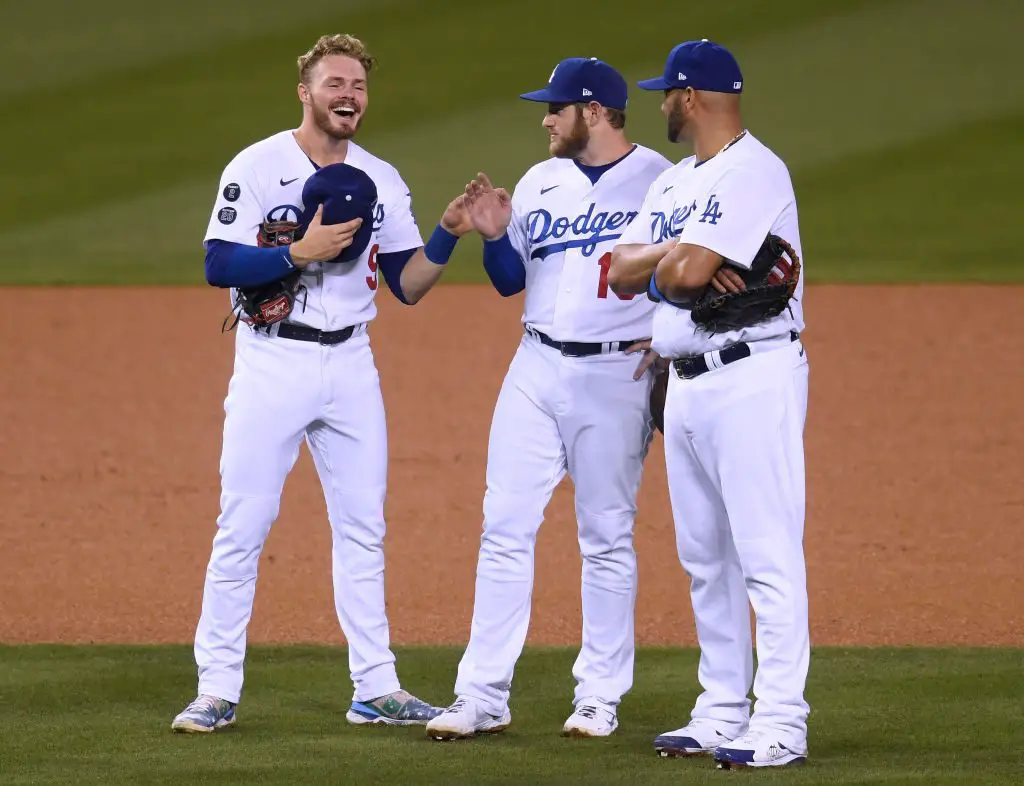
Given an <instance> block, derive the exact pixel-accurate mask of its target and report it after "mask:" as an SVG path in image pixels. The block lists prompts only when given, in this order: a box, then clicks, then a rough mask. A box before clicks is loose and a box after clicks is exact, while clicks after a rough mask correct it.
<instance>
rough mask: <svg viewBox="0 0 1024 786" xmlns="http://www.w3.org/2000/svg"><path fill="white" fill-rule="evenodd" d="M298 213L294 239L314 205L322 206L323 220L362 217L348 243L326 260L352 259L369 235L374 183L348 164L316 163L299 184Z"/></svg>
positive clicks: (310, 217)
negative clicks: (297, 228)
mask: <svg viewBox="0 0 1024 786" xmlns="http://www.w3.org/2000/svg"><path fill="white" fill-rule="evenodd" d="M302 205H303V209H302V217H301V219H300V221H299V230H298V232H297V233H296V239H299V238H301V237H302V236H303V235H304V234H305V233H306V230H307V229H308V228H309V225H310V224H311V223H312V222H313V216H314V215H315V214H316V209H317V208H318V207H319V206H320V205H323V206H324V212H323V214H322V215H321V216H320V220H321V221H322V222H323V223H324V224H344V223H345V222H346V221H351V220H352V219H354V218H361V219H363V223H362V224H360V226H359V229H357V230H356V233H355V235H354V236H353V237H352V244H351V245H350V246H349V247H348V248H345V249H343V250H342V252H341V253H340V254H338V256H336V257H335V258H334V259H330V260H327V261H328V262H354V261H355V260H357V259H359V257H361V256H362V254H363V252H364V251H365V250H366V247H367V246H368V245H369V244H370V237H371V236H372V235H373V212H374V210H375V209H376V207H377V184H376V183H374V182H373V179H372V178H371V177H370V176H369V175H368V174H366V172H364V171H363V170H362V169H358V168H356V167H354V166H350V165H349V164H329V165H328V166H325V167H320V168H319V169H317V170H316V172H314V173H313V174H312V175H310V176H309V178H308V179H307V180H306V182H305V184H304V185H303V187H302Z"/></svg>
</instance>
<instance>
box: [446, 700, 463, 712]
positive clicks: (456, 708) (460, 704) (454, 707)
mask: <svg viewBox="0 0 1024 786" xmlns="http://www.w3.org/2000/svg"><path fill="white" fill-rule="evenodd" d="M465 706H466V700H465V699H456V700H455V703H454V704H452V706H451V707H449V708H448V709H446V710H445V712H460V711H461V710H462V708H463V707H465Z"/></svg>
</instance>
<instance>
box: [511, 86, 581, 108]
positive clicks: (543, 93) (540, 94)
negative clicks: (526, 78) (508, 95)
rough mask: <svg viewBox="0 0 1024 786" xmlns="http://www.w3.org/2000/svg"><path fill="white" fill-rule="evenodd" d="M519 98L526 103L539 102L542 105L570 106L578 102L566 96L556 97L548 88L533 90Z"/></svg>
mask: <svg viewBox="0 0 1024 786" xmlns="http://www.w3.org/2000/svg"><path fill="white" fill-rule="evenodd" d="M519 97H520V98H522V99H525V100H526V101H538V102H540V103H542V104H569V103H573V102H575V101H576V100H577V99H575V98H566V97H565V96H561V95H556V94H555V93H552V92H551V90H550V89H549V88H546V87H545V88H542V89H540V90H533V91H531V92H529V93H522V94H520V96H519Z"/></svg>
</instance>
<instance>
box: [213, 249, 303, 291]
mask: <svg viewBox="0 0 1024 786" xmlns="http://www.w3.org/2000/svg"><path fill="white" fill-rule="evenodd" d="M205 266H206V281H207V283H209V284H210V286H214V287H222V288H227V287H255V286H260V285H262V284H269V283H270V282H271V281H277V280H278V279H281V278H284V277H285V276H286V275H288V274H289V273H290V272H292V271H293V270H295V265H294V264H293V263H292V260H291V257H290V256H289V253H288V247H287V246H279V247H275V248H258V247H257V246H247V245H244V244H242V243H232V242H230V241H227V240H211V241H210V242H209V243H208V244H207V247H206V260H205Z"/></svg>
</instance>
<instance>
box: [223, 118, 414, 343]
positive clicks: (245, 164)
mask: <svg viewBox="0 0 1024 786" xmlns="http://www.w3.org/2000/svg"><path fill="white" fill-rule="evenodd" d="M345 163H346V164H348V165H350V166H353V167H356V168H358V169H362V170H363V171H364V172H366V174H368V175H369V176H370V178H371V179H372V180H373V182H374V183H375V184H376V186H377V208H376V212H375V214H374V219H373V237H372V238H371V240H370V244H369V245H368V246H367V248H366V250H365V251H364V252H363V254H362V256H361V257H360V258H359V259H358V260H356V261H354V262H345V263H313V264H311V265H308V266H307V267H306V268H305V270H304V271H303V275H302V281H301V283H302V284H303V285H304V286H305V287H306V289H307V293H306V294H305V296H303V295H301V294H300V295H299V297H298V298H297V299H296V301H295V307H294V309H293V311H292V314H291V316H290V317H289V318H288V321H289V322H295V323H299V324H303V325H309V326H310V327H314V328H319V329H320V330H340V329H341V328H344V327H348V326H349V325H356V324H360V323H363V322H369V321H370V320H372V319H373V318H374V317H375V316H376V314H377V307H376V305H375V303H374V296H375V295H376V293H377V284H378V280H377V254H378V253H382V254H383V253H390V252H394V251H406V250H409V249H414V248H418V247H420V246H422V245H423V239H422V236H421V235H420V231H419V227H418V226H417V225H416V219H415V218H414V217H413V214H412V198H411V196H410V194H409V189H408V187H407V186H406V185H405V182H404V181H403V180H402V177H401V175H399V173H398V170H397V169H395V168H394V167H393V166H392V165H391V164H389V163H387V162H386V161H383V160H381V159H380V158H377V157H376V156H374V155H371V154H370V153H368V152H367V151H366V150H364V149H363V148H361V147H359V145H357V144H355V142H352V141H349V143H348V154H347V155H346V156H345ZM315 171H316V167H315V166H314V164H313V162H312V161H310V160H309V158H308V157H307V156H306V154H305V153H304V152H302V149H301V148H300V147H299V145H298V143H297V142H296V141H295V136H294V135H293V132H292V131H291V130H287V131H281V132H280V133H277V134H274V135H273V136H271V137H268V138H266V139H264V140H262V141H260V142H256V143H255V144H253V145H250V146H249V147H247V148H245V149H244V150H242V152H240V153H239V154H238V155H237V156H235V158H234V159H232V161H231V162H230V163H229V164H228V165H227V167H225V169H224V173H223V174H222V175H221V179H220V190H219V193H218V194H217V200H216V202H215V203H214V207H213V215H212V216H211V217H210V225H209V228H208V229H207V230H206V238H205V239H206V240H213V239H218V240H229V241H232V242H234V243H244V244H245V245H249V246H255V245H256V234H257V230H258V227H259V225H260V223H261V222H263V221H281V220H287V221H298V220H300V217H301V215H302V209H303V204H302V187H303V185H304V184H305V182H306V179H307V178H308V177H309V176H310V175H312V174H313V172H315ZM231 294H232V299H233V298H234V292H233V291H232V293H231Z"/></svg>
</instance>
